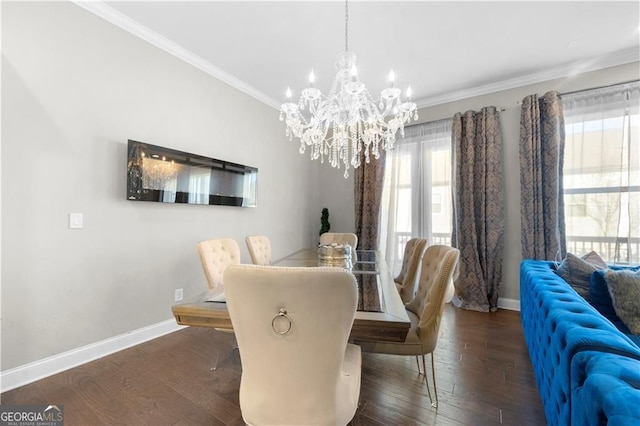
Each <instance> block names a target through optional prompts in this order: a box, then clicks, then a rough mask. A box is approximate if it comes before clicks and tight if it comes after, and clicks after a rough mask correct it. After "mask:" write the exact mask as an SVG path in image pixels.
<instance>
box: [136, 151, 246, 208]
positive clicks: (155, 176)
mask: <svg viewBox="0 0 640 426" xmlns="http://www.w3.org/2000/svg"><path fill="white" fill-rule="evenodd" d="M127 148H128V149H127V153H128V154H127V199H128V200H132V201H155V202H160V203H182V204H208V205H221V206H237V207H256V206H257V204H258V169H257V168H255V167H250V166H245V165H242V164H236V163H230V162H228V161H223V160H218V159H215V158H209V157H205V156H202V155H196V154H190V153H187V152H182V151H177V150H175V149H170V148H165V147H161V146H158V145H152V144H148V143H144V142H138V141H135V140H131V139H129V142H128V147H127Z"/></svg>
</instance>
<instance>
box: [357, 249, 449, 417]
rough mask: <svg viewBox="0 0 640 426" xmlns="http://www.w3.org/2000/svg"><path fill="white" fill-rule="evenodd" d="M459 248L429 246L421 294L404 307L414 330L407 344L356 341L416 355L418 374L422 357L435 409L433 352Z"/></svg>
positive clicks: (366, 348) (381, 350) (380, 349)
mask: <svg viewBox="0 0 640 426" xmlns="http://www.w3.org/2000/svg"><path fill="white" fill-rule="evenodd" d="M459 257H460V252H459V251H458V249H455V248H453V247H448V246H438V245H436V246H429V247H427V250H426V251H425V253H424V256H423V257H422V271H421V273H420V281H419V284H418V292H417V294H416V296H415V297H414V298H413V300H411V302H409V303H407V304H406V305H405V307H406V309H407V313H408V314H409V319H410V320H411V328H410V329H409V333H408V334H407V337H406V339H405V341H404V342H401V343H391V342H370V341H355V342H354V343H357V344H358V345H360V347H361V348H362V350H363V351H364V352H376V353H383V354H392V355H410V356H413V355H415V356H416V361H417V362H418V372H419V373H420V362H419V361H418V356H419V355H420V356H422V372H423V373H424V377H425V382H426V385H427V392H428V394H429V400H430V401H431V405H432V406H433V407H437V406H438V388H437V387H436V372H435V365H434V361H433V352H434V350H435V349H436V344H437V342H438V331H439V330H440V323H441V321H442V315H443V312H444V305H445V303H446V300H447V298H448V296H449V294H450V293H451V292H453V279H452V278H453V275H454V272H456V271H457V266H458V258H459ZM425 354H431V375H432V378H433V390H434V393H435V403H434V402H433V399H432V398H431V391H430V390H429V383H428V380H427V371H426V368H425V360H424V355H425Z"/></svg>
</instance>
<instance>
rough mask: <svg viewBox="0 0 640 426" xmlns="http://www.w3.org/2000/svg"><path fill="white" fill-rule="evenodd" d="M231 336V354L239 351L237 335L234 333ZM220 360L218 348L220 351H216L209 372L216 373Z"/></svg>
mask: <svg viewBox="0 0 640 426" xmlns="http://www.w3.org/2000/svg"><path fill="white" fill-rule="evenodd" d="M231 335H232V336H233V340H232V341H231V353H233V351H234V350H235V349H238V342H237V340H236V334H235V333H232V334H231ZM219 359H220V349H219V348H218V350H216V355H215V357H214V359H213V365H212V366H211V368H210V369H209V371H216V370H217V369H218V361H219Z"/></svg>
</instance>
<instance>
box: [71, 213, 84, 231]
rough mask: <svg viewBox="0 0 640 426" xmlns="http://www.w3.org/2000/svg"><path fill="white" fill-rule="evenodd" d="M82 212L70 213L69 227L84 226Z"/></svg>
mask: <svg viewBox="0 0 640 426" xmlns="http://www.w3.org/2000/svg"><path fill="white" fill-rule="evenodd" d="M82 222H83V217H82V213H69V228H70V229H82V227H83V223H82Z"/></svg>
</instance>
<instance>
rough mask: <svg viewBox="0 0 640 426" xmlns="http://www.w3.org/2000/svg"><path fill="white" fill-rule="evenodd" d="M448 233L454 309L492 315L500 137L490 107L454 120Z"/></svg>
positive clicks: (497, 266)
mask: <svg viewBox="0 0 640 426" xmlns="http://www.w3.org/2000/svg"><path fill="white" fill-rule="evenodd" d="M452 145H453V156H452V157H453V158H452V166H453V169H454V171H453V179H454V182H453V185H452V188H453V189H452V190H453V233H452V238H451V243H452V245H453V246H454V247H456V248H458V249H459V250H460V264H459V272H460V273H459V276H458V278H457V280H456V281H455V283H454V284H455V288H456V295H455V297H454V299H453V304H454V305H455V306H457V307H461V308H465V309H470V310H474V311H481V312H488V311H495V310H497V307H498V293H499V289H500V282H501V280H502V251H503V247H504V194H503V183H502V135H501V133H500V119H499V113H498V111H497V110H496V108H495V107H486V108H482V110H481V111H480V112H475V111H467V112H466V113H464V114H460V113H458V114H456V115H454V117H453V130H452Z"/></svg>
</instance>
